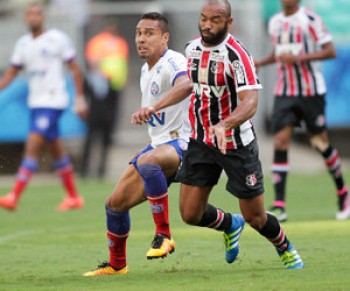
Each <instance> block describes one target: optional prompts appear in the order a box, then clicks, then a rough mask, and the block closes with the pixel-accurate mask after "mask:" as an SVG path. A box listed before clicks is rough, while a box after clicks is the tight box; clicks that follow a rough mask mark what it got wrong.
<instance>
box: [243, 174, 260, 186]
mask: <svg viewBox="0 0 350 291" xmlns="http://www.w3.org/2000/svg"><path fill="white" fill-rule="evenodd" d="M257 182H258V180H257V178H256V175H255V173H253V174H249V175H247V176H246V177H245V183H246V185H247V186H249V187H253V186H255V185H256V183H257Z"/></svg>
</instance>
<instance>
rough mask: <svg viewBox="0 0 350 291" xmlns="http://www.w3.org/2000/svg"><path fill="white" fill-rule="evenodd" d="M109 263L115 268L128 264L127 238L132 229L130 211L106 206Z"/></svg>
mask: <svg viewBox="0 0 350 291" xmlns="http://www.w3.org/2000/svg"><path fill="white" fill-rule="evenodd" d="M106 217H107V238H108V248H109V264H110V265H111V266H112V267H113V268H114V269H117V270H119V269H122V268H124V267H125V266H126V240H127V238H128V236H129V231H130V215H129V211H125V212H119V211H114V210H112V209H110V208H108V207H107V206H106Z"/></svg>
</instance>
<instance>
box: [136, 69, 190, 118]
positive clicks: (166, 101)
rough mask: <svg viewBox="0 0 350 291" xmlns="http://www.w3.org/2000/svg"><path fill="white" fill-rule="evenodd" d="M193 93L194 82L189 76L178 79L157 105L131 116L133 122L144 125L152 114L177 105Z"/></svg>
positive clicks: (140, 110) (142, 109) (141, 109)
mask: <svg viewBox="0 0 350 291" xmlns="http://www.w3.org/2000/svg"><path fill="white" fill-rule="evenodd" d="M191 91H192V82H191V81H190V79H189V78H188V76H187V75H183V76H180V77H178V78H177V79H176V80H175V82H174V86H173V87H172V88H171V89H170V90H169V91H167V92H166V93H165V94H164V95H163V96H162V98H160V99H159V101H157V102H156V103H154V104H153V105H152V106H149V107H142V108H140V109H139V110H138V111H136V112H135V113H134V114H132V116H131V122H132V123H136V124H142V123H144V122H146V121H147V120H148V119H149V118H150V117H151V115H152V114H154V113H155V112H157V111H159V110H161V109H163V108H166V107H169V106H171V105H174V104H177V103H179V102H181V101H182V100H184V99H185V98H187V97H188V96H189V95H190V94H191Z"/></svg>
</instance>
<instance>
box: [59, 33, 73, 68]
mask: <svg viewBox="0 0 350 291" xmlns="http://www.w3.org/2000/svg"><path fill="white" fill-rule="evenodd" d="M60 41H61V57H62V60H63V61H64V62H69V61H71V60H73V59H74V58H75V56H76V50H75V47H74V45H73V42H72V40H71V39H70V38H69V37H68V35H66V34H64V33H62V35H61V39H60Z"/></svg>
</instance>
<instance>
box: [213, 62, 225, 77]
mask: <svg viewBox="0 0 350 291" xmlns="http://www.w3.org/2000/svg"><path fill="white" fill-rule="evenodd" d="M210 71H211V72H212V73H213V74H222V73H223V72H224V64H223V63H217V62H214V63H213V64H212V65H211V67H210Z"/></svg>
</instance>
